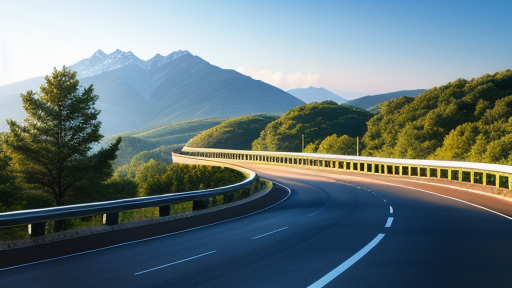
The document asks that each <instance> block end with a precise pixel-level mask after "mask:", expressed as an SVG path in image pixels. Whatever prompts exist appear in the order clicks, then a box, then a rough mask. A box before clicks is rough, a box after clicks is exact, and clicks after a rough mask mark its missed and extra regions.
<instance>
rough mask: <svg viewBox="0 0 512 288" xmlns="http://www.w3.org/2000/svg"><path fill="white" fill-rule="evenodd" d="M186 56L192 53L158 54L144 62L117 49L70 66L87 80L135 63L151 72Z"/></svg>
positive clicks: (97, 52)
mask: <svg viewBox="0 0 512 288" xmlns="http://www.w3.org/2000/svg"><path fill="white" fill-rule="evenodd" d="M185 54H190V53H189V52H188V51H182V50H179V51H175V52H172V53H171V54H169V55H167V56H165V57H164V56H162V55H160V54H158V53H157V54H156V55H155V56H154V57H153V58H151V59H149V60H147V61H144V60H141V59H140V58H139V57H137V56H135V55H134V54H133V53H132V52H130V51H129V52H123V51H121V50H119V49H117V50H116V51H114V52H112V53H110V54H105V52H103V51H102V50H101V49H100V50H98V51H96V52H95V53H94V54H93V55H92V56H91V58H88V59H83V60H81V61H79V62H78V63H76V64H74V65H72V66H70V68H71V69H72V70H74V71H77V72H78V77H79V78H85V77H91V76H95V75H98V74H101V73H103V72H106V71H111V70H115V69H118V68H121V67H123V66H125V65H128V64H130V63H134V64H136V65H138V66H140V67H141V68H143V69H145V70H150V69H152V68H154V67H155V66H160V65H163V64H165V63H167V62H169V61H172V60H174V59H176V58H178V57H180V56H183V55H185Z"/></svg>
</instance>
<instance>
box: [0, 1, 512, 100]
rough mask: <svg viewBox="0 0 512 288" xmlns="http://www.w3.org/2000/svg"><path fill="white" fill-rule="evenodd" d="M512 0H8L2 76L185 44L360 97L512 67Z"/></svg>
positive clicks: (263, 72) (261, 71)
mask: <svg viewBox="0 0 512 288" xmlns="http://www.w3.org/2000/svg"><path fill="white" fill-rule="evenodd" d="M510 15H512V1H508V0H499V1H492V2H489V1H483V0H482V1H421V2H419V1H250V2H249V1H243V2H240V1H72V2H70V1H54V0H51V1H26V0H17V1H0V85H6V84H10V83H13V82H17V81H22V80H25V79H28V78H31V77H36V76H42V75H47V74H49V73H51V71H52V69H53V67H58V68H60V67H62V66H63V65H67V66H69V65H72V64H75V63H76V62H78V61H80V60H82V59H85V58H89V57H91V55H92V54H93V53H94V52H95V51H97V50H98V49H102V50H103V51H104V52H105V53H107V54H108V53H112V52H113V51H115V50H116V49H120V50H122V51H132V52H133V53H134V54H135V55H136V56H138V57H139V58H141V59H143V60H147V59H150V58H151V57H153V56H154V55H155V54H157V53H160V54H162V55H168V54H169V53H171V52H173V51H177V50H188V51H190V53H192V54H194V55H197V56H199V57H201V58H203V59H205V60H206V61H208V62H210V63H211V64H213V65H216V66H219V67H221V68H224V69H234V70H237V71H238V72H240V73H243V74H245V75H248V76H252V77H253V78H254V79H258V80H262V81H265V82H267V83H269V84H272V85H275V86H276V87H278V88H281V89H283V90H288V89H293V88H305V87H309V86H315V87H324V88H326V89H329V90H331V91H333V92H335V93H337V94H339V95H340V96H343V97H347V98H354V97H357V96H363V95H368V94H377V93H386V92H392V91H397V90H405V89H420V88H424V89H428V88H432V87H434V86H439V85H443V84H444V83H446V82H448V81H453V80H455V79H457V78H461V77H462V78H466V79H471V78H473V77H479V76H481V75H483V74H485V73H494V72H496V71H501V70H505V69H510V68H511V67H512V50H511V49H510V47H512V37H510V28H511V23H512V22H511V21H510V19H511V18H510Z"/></svg>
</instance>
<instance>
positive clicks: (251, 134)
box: [187, 114, 279, 150]
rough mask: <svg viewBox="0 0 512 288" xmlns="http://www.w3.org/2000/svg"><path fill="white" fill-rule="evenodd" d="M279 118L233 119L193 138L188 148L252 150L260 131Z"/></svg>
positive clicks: (258, 115) (255, 115)
mask: <svg viewBox="0 0 512 288" xmlns="http://www.w3.org/2000/svg"><path fill="white" fill-rule="evenodd" d="M277 118H279V116H276V115H269V114H254V115H249V116H242V117H237V118H233V119H230V120H228V121H226V122H223V123H222V124H220V125H217V126H215V127H213V128H210V129H208V130H206V131H204V132H203V133H201V134H199V135H197V136H196V137H194V138H192V140H190V141H189V142H188V143H187V146H188V147H197V148H218V149H235V150H251V145H252V142H254V140H256V139H258V137H259V136H260V131H262V130H263V129H265V127H266V126H267V125H268V124H269V123H270V122H272V121H274V120H276V119H277Z"/></svg>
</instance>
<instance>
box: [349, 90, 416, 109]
mask: <svg viewBox="0 0 512 288" xmlns="http://www.w3.org/2000/svg"><path fill="white" fill-rule="evenodd" d="M425 91H426V90H425V89H416V90H401V91H397V92H391V93H385V94H379V95H368V96H363V97H361V98H357V99H354V100H349V101H348V102H347V104H348V105H350V106H355V107H358V108H361V109H364V110H370V109H371V108H372V107H374V106H375V105H378V104H380V103H382V102H386V101H389V100H391V99H395V98H398V97H402V96H408V97H416V96H418V95H420V94H421V93H423V92H425Z"/></svg>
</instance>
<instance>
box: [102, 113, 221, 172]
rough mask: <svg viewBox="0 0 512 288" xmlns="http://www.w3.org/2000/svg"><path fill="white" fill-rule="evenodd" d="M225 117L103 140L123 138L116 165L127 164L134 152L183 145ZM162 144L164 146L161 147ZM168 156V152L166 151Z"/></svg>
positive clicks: (186, 122)
mask: <svg viewBox="0 0 512 288" xmlns="http://www.w3.org/2000/svg"><path fill="white" fill-rule="evenodd" d="M224 121H225V119H221V118H215V119H196V120H189V121H184V122H178V123H173V124H169V125H165V126H162V127H158V128H156V129H152V130H148V131H143V132H140V131H135V132H128V133H125V134H120V135H114V136H110V137H106V138H105V140H104V141H103V142H105V143H111V142H112V141H114V139H115V138H116V137H117V136H121V137H122V138H123V142H121V148H120V150H119V152H118V153H117V154H118V156H117V159H116V161H115V165H116V166H122V165H125V164H128V163H129V162H130V161H131V160H132V158H133V156H135V155H136V154H138V153H140V152H143V151H149V150H153V149H157V148H164V147H171V148H177V147H179V146H184V145H185V143H187V142H188V141H189V140H190V139H192V138H194V137H195V136H197V135H198V134H199V133H201V132H203V131H205V130H207V129H210V128H212V127H214V126H216V125H219V124H220V123H222V122H224ZM162 146H164V147H162ZM168 154H169V155H168V156H170V152H169V153H168Z"/></svg>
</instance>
